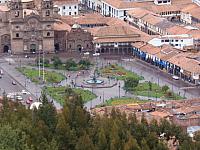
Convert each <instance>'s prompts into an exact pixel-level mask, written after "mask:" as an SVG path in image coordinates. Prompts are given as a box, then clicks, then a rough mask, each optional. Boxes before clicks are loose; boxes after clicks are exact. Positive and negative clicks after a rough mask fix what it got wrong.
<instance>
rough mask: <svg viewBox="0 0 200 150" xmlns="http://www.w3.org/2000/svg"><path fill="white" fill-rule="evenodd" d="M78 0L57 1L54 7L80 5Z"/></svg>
mask: <svg viewBox="0 0 200 150" xmlns="http://www.w3.org/2000/svg"><path fill="white" fill-rule="evenodd" d="M78 3H79V1H78V0H55V1H54V5H65V4H78Z"/></svg>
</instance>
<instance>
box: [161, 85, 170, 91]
mask: <svg viewBox="0 0 200 150" xmlns="http://www.w3.org/2000/svg"><path fill="white" fill-rule="evenodd" d="M168 90H169V87H168V86H167V85H164V86H163V87H162V91H163V92H164V93H166V92H167V91H168Z"/></svg>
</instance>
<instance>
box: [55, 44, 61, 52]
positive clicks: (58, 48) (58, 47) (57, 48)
mask: <svg viewBox="0 0 200 150" xmlns="http://www.w3.org/2000/svg"><path fill="white" fill-rule="evenodd" d="M54 47H55V51H59V50H60V45H59V44H58V43H56V44H55V45H54Z"/></svg>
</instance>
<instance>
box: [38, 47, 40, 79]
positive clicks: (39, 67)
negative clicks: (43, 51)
mask: <svg viewBox="0 0 200 150" xmlns="http://www.w3.org/2000/svg"><path fill="white" fill-rule="evenodd" d="M38 65H39V66H38V69H39V70H38V74H39V79H40V49H39V60H38Z"/></svg>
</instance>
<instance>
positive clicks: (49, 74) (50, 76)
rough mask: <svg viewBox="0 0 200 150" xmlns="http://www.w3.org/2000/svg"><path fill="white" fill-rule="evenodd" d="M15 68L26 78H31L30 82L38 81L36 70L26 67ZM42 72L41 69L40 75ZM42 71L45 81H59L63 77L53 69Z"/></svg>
mask: <svg viewBox="0 0 200 150" xmlns="http://www.w3.org/2000/svg"><path fill="white" fill-rule="evenodd" d="M17 70H18V71H19V72H21V73H22V74H24V75H25V76H26V77H27V78H29V79H31V81H32V82H35V83H40V80H39V77H38V70H36V69H31V68H26V67H22V68H17ZM42 73H43V72H42V71H41V77H42ZM44 73H45V80H46V83H59V82H60V81H62V80H64V79H65V77H64V76H63V75H62V74H59V73H56V72H54V71H45V72H44Z"/></svg>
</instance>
